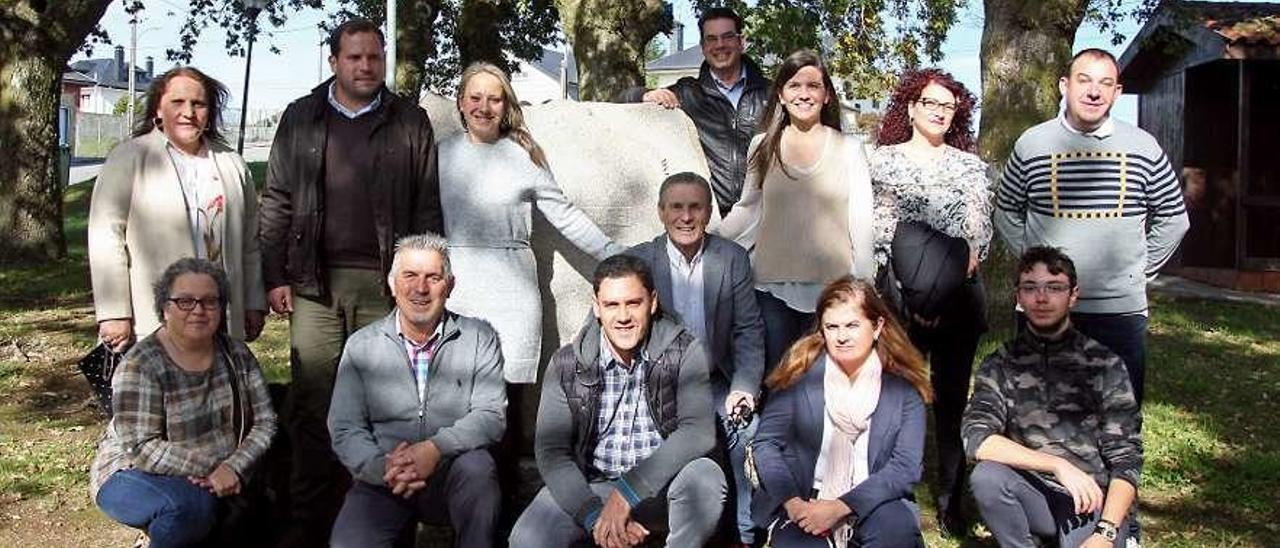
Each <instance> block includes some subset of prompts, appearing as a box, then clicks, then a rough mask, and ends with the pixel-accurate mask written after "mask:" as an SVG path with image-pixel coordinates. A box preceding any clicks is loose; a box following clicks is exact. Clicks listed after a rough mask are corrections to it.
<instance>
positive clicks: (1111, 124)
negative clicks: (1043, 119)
mask: <svg viewBox="0 0 1280 548" xmlns="http://www.w3.org/2000/svg"><path fill="white" fill-rule="evenodd" d="M1058 121H1059V122H1061V123H1062V127H1065V128H1067V131H1070V132H1071V133H1074V134H1076V135H1084V136H1085V137H1096V138H1098V139H1106V138H1107V137H1110V136H1111V134H1112V133H1115V132H1116V121H1115V119H1114V118H1112V117H1111V116H1110V115H1108V116H1107V119H1106V120H1103V121H1102V125H1100V126H1098V127H1097V129H1094V130H1093V131H1080V130H1078V129H1076V128H1075V127H1072V125H1071V123H1070V122H1068V121H1067V112H1066V111H1065V110H1064V111H1062V112H1060V113H1058Z"/></svg>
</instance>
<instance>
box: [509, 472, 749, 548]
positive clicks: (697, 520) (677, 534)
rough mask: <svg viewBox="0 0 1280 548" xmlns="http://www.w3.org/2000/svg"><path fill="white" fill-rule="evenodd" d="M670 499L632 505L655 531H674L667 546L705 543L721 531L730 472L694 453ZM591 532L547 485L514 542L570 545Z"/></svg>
mask: <svg viewBox="0 0 1280 548" xmlns="http://www.w3.org/2000/svg"><path fill="white" fill-rule="evenodd" d="M591 490H592V491H593V492H595V494H596V495H597V496H599V497H600V498H601V499H604V498H606V497H608V496H609V493H610V492H611V491H613V484H612V483H609V482H596V483H592V484H591ZM658 497H663V494H662V493H660V494H659V495H658ZM665 499H666V500H665V501H662V500H657V501H655V500H652V499H651V500H649V501H643V502H641V503H640V505H638V506H636V507H635V508H634V509H633V510H632V518H633V519H635V520H636V521H638V522H640V524H641V525H644V526H645V528H646V529H649V531H650V532H655V533H654V534H656V532H657V531H662V530H666V531H668V534H667V542H666V546H668V547H670V548H684V547H690V548H694V547H700V546H703V545H705V544H706V543H707V541H708V540H710V539H711V536H712V535H713V534H715V531H716V526H717V524H718V523H719V521H720V512H721V510H722V509H723V508H724V499H725V478H724V472H723V471H721V470H720V466H719V465H717V464H716V463H715V461H713V460H711V459H708V458H699V459H694V460H693V461H692V462H690V463H689V464H686V465H685V466H684V468H682V469H680V472H679V473H678V474H676V477H675V478H674V479H672V480H671V484H670V485H668V486H667V490H666V493H665ZM650 502H655V503H656V504H649V503H650ZM589 538H590V535H589V534H588V532H587V531H586V530H585V529H583V527H582V524H581V523H577V522H575V521H574V520H573V516H571V515H569V513H568V512H565V511H564V509H563V508H560V505H559V504H557V503H556V501H555V499H554V498H552V497H551V491H550V490H548V489H547V488H546V487H543V488H542V490H540V491H538V496H536V497H534V499H533V502H531V503H529V506H528V507H527V508H525V510H524V513H522V514H520V519H518V520H516V524H515V526H514V527H513V528H512V530H511V538H510V539H509V540H510V545H511V547H512V548H561V547H566V548H567V547H568V546H572V545H573V544H574V543H576V542H581V541H584V540H587V539H589Z"/></svg>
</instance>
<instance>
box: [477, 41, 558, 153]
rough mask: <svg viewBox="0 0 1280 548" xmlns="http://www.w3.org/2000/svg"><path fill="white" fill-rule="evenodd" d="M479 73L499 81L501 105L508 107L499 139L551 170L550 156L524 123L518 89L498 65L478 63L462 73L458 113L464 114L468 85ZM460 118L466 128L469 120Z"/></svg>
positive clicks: (501, 122) (503, 115)
mask: <svg viewBox="0 0 1280 548" xmlns="http://www.w3.org/2000/svg"><path fill="white" fill-rule="evenodd" d="M478 74H488V75H489V76H492V77H494V78H497V79H498V83H499V84H501V85H502V103H503V105H504V107H505V108H504V109H503V112H502V120H500V121H499V122H498V136H499V137H508V138H510V139H511V140H512V141H515V142H516V144H517V145H520V148H523V149H525V151H526V152H528V153H529V160H530V161H532V162H533V163H534V165H537V166H538V167H540V168H542V169H551V168H550V166H549V165H548V164H547V155H546V154H545V153H544V152H542V147H540V146H538V142H537V141H535V140H533V135H532V134H530V133H529V128H528V127H526V126H525V124H524V111H522V110H520V99H518V98H517V97H516V90H514V89H512V88H511V79H510V78H507V73H506V72H503V70H502V69H500V68H498V67H497V66H496V65H494V64H492V63H486V62H484V61H477V62H475V63H471V65H469V66H468V67H467V69H466V70H464V71H462V81H461V83H459V84H458V114H460V115H461V114H462V107H461V104H462V96H463V94H465V93H466V90H467V82H470V81H471V78H472V77H474V76H476V75H478ZM461 118H462V127H464V128H465V127H467V117H466V116H465V115H462V116H461Z"/></svg>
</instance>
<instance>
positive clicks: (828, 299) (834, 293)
mask: <svg viewBox="0 0 1280 548" xmlns="http://www.w3.org/2000/svg"><path fill="white" fill-rule="evenodd" d="M847 303H858V304H859V305H861V308H862V314H863V315H864V316H866V317H867V319H869V320H871V321H873V322H880V321H883V322H884V326H883V327H882V328H881V330H880V338H879V339H877V341H876V343H875V351H876V353H877V354H878V355H879V356H880V363H881V365H882V367H884V371H885V372H888V373H893V374H895V375H897V376H899V377H902V378H903V379H905V380H906V381H907V382H909V383H911V386H913V387H915V389H916V391H917V392H919V393H920V397H921V399H923V400H924V401H925V403H929V402H932V401H933V388H932V386H931V385H930V384H929V368H928V367H927V366H925V363H924V357H923V356H921V355H920V351H919V350H916V347H914V346H912V345H911V339H909V338H907V333H906V331H904V330H903V329H902V325H900V324H899V323H898V320H897V318H895V317H894V315H893V313H892V312H890V310H889V306H888V305H887V304H886V303H885V301H884V299H881V298H880V295H879V294H878V293H876V289H875V288H874V287H872V285H871V284H869V283H867V282H866V281H863V280H859V279H856V278H854V277H853V276H844V277H842V278H840V279H838V280H836V281H834V282H831V283H830V284H828V285H827V287H825V288H823V290H822V295H820V296H819V297H818V311H817V313H815V314H814V322H813V327H812V328H810V330H809V332H808V333H807V334H805V336H803V337H801V338H800V340H798V341H796V342H795V344H792V345H791V348H789V349H787V353H786V355H784V356H783V357H782V362H781V363H780V364H779V365H778V367H777V368H776V369H774V370H773V373H770V374H769V378H768V379H766V380H765V384H766V385H767V386H768V387H769V389H770V390H780V389H783V388H788V387H790V386H791V385H794V384H795V383H796V381H799V380H800V377H803V376H804V374H805V373H807V372H808V371H809V368H810V367H813V364H814V363H815V362H816V361H817V360H818V356H819V355H821V354H822V351H823V350H824V349H825V348H826V344H827V341H826V338H825V337H823V335H822V315H823V314H824V313H825V312H826V311H827V310H828V309H830V308H831V307H833V306H835V305H837V304H847Z"/></svg>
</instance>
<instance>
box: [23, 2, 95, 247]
mask: <svg viewBox="0 0 1280 548" xmlns="http://www.w3.org/2000/svg"><path fill="white" fill-rule="evenodd" d="M108 5H110V0H59V1H56V2H45V1H40V0H30V1H21V2H6V3H4V4H2V5H0V151H4V155H5V159H4V160H3V161H0V265H7V264H12V263H13V262H14V261H18V260H39V259H49V258H58V257H62V256H63V255H65V254H66V251H67V247H66V240H65V238H64V235H63V232H62V187H61V185H60V181H59V179H58V168H59V162H58V160H59V158H58V103H59V97H60V96H61V82H62V72H63V70H64V69H65V67H66V66H67V61H68V60H69V59H70V58H71V54H72V53H73V52H75V50H76V48H78V47H79V46H80V44H81V43H83V42H84V39H85V37H86V36H88V34H89V31H91V30H92V29H93V28H94V26H95V25H97V23H98V20H100V19H101V18H102V15H103V13H105V12H106V10H107V6H108Z"/></svg>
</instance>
